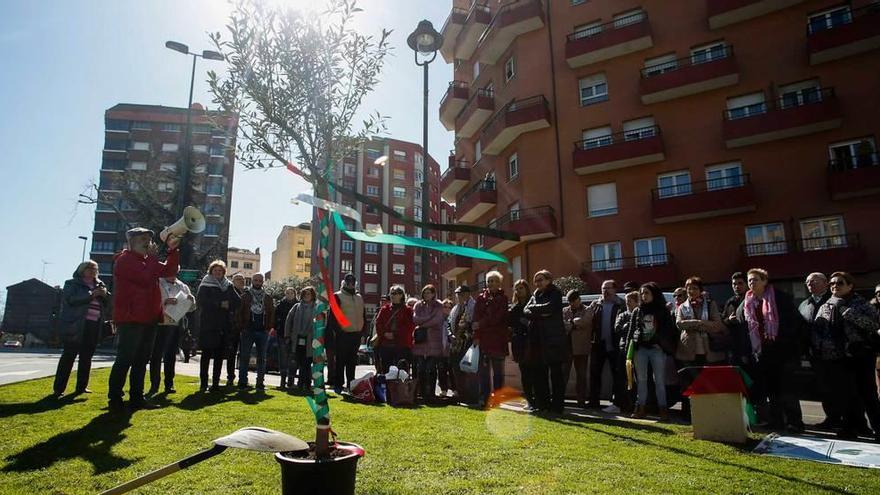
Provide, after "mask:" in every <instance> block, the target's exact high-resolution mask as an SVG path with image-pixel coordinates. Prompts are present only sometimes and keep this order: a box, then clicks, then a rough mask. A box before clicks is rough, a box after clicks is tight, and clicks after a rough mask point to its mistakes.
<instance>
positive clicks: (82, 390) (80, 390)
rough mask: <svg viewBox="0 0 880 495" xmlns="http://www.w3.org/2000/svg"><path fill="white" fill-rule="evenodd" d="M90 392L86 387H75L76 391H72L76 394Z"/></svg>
mask: <svg viewBox="0 0 880 495" xmlns="http://www.w3.org/2000/svg"><path fill="white" fill-rule="evenodd" d="M90 393H92V391H91V390H89V389H88V388H78V389H76V391H75V392H74V394H76V395H80V394H90Z"/></svg>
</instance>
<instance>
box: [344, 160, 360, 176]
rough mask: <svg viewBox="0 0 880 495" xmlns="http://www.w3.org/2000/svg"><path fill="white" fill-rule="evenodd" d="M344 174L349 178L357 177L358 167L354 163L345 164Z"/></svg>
mask: <svg viewBox="0 0 880 495" xmlns="http://www.w3.org/2000/svg"><path fill="white" fill-rule="evenodd" d="M342 167H343V173H344V174H345V175H347V176H349V177H354V176H356V175H357V165H355V164H354V163H345V164H343V165H342Z"/></svg>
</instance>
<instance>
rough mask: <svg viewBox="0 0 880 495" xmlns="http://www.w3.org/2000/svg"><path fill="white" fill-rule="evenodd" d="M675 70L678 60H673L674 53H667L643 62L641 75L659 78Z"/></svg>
mask: <svg viewBox="0 0 880 495" xmlns="http://www.w3.org/2000/svg"><path fill="white" fill-rule="evenodd" d="M677 68H678V59H676V58H675V54H674V53H669V54H666V55H661V56H659V57H653V58H649V59H647V60H645V68H644V70H642V73H643V74H644V75H645V77H651V76H659V75H660V74H664V73H666V72H671V71H674V70H675V69H677Z"/></svg>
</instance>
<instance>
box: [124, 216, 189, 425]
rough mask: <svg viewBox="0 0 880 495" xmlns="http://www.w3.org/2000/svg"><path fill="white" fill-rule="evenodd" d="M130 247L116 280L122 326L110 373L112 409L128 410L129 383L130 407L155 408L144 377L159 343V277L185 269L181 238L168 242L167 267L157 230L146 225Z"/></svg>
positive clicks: (129, 235)
mask: <svg viewBox="0 0 880 495" xmlns="http://www.w3.org/2000/svg"><path fill="white" fill-rule="evenodd" d="M125 235H126V237H127V238H128V246H129V248H128V249H125V250H123V251H122V253H120V254H119V255H118V256H117V257H116V262H115V264H114V265H113V281H114V288H115V290H116V297H115V298H114V300H113V320H114V321H115V322H116V328H117V335H118V339H119V340H118V347H117V351H116V360H115V361H114V362H113V368H112V369H111V370H110V384H109V389H110V390H109V393H108V398H109V400H110V409H111V410H119V409H121V408H122V397H123V391H122V387H123V386H124V385H125V378H126V375H129V370H131V375H130V376H129V377H128V379H129V390H128V394H129V406H130V407H131V408H132V409H141V408H154V407H155V406H153V405H152V404H150V403H147V402H145V401H144V375H145V374H146V369H147V362H148V361H149V360H150V354H151V353H152V351H153V344H154V341H155V340H156V325H157V324H158V323H159V320H160V319H162V291H161V290H160V289H159V279H160V278H163V277H170V276H172V275H176V274H177V271H178V269H179V268H180V267H179V264H178V263H179V260H180V251H179V250H178V249H177V244H178V242H179V238H177V237H173V236H172V237H170V238H169V240H168V258H167V260H166V262H165V263H162V262H160V261H159V259H158V258H157V257H156V256H157V254H158V252H159V249H158V247H157V246H156V244H155V243H153V240H152V238H153V232H152V231H151V230H147V229H144V228H141V227H138V228H134V229H131V230H129V231H128V232H126V233H125Z"/></svg>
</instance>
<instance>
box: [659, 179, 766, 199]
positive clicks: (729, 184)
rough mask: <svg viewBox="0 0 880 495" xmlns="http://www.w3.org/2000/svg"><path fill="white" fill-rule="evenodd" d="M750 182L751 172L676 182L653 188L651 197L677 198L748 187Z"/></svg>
mask: <svg viewBox="0 0 880 495" xmlns="http://www.w3.org/2000/svg"><path fill="white" fill-rule="evenodd" d="M749 184H750V181H749V174H742V175H731V176H728V177H719V178H717V179H709V180H701V181H697V182H689V183H687V184H676V185H674V186H666V187H657V188H654V189H651V198H652V199H655V200H657V199H666V198H675V197H679V196H687V195H690V194H699V193H704V192H712V191H723V190H725V189H735V188H737V187H746V186H748V185H749Z"/></svg>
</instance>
